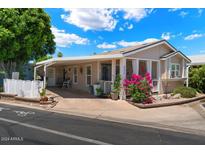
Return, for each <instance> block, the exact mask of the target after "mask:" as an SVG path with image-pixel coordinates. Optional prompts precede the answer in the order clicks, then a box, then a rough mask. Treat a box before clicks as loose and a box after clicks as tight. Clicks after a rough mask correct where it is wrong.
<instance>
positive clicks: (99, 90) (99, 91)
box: [96, 88, 103, 97]
mask: <svg viewBox="0 0 205 154" xmlns="http://www.w3.org/2000/svg"><path fill="white" fill-rule="evenodd" d="M102 94H103V90H102V89H101V88H96V95H97V96H98V97H101V96H102Z"/></svg>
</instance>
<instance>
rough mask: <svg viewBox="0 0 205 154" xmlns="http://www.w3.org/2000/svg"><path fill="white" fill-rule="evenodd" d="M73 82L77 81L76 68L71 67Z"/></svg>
mask: <svg viewBox="0 0 205 154" xmlns="http://www.w3.org/2000/svg"><path fill="white" fill-rule="evenodd" d="M73 83H78V68H77V67H74V68H73Z"/></svg>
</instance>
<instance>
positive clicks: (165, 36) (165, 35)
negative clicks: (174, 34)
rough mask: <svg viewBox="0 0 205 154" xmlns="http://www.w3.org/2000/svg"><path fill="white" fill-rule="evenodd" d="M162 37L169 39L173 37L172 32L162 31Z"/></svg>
mask: <svg viewBox="0 0 205 154" xmlns="http://www.w3.org/2000/svg"><path fill="white" fill-rule="evenodd" d="M161 38H162V39H165V40H169V39H170V38H171V33H170V32H166V33H162V35H161Z"/></svg>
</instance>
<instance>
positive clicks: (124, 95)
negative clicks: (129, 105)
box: [120, 58, 126, 100]
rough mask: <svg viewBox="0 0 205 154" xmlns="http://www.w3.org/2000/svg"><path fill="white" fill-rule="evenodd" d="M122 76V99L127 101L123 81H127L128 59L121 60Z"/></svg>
mask: <svg viewBox="0 0 205 154" xmlns="http://www.w3.org/2000/svg"><path fill="white" fill-rule="evenodd" d="M120 75H121V79H122V80H121V91H120V99H121V100H124V99H126V94H125V89H124V86H123V81H124V80H125V79H126V59H125V58H122V59H120Z"/></svg>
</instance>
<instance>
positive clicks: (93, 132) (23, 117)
mask: <svg viewBox="0 0 205 154" xmlns="http://www.w3.org/2000/svg"><path fill="white" fill-rule="evenodd" d="M0 137H1V140H0V144H23V145H26V144H41V145H47V144H64V145H65V144H66V145H73V144H74V145H92V144H94V145H95V144H115V145H116V144H117V145H121V144H123V145H129V144H131V145H142V144H149V145H150V144H151V145H155V144H160V145H161V144H171V145H173V144H174V145H181V144H189V145H190V144H205V137H202V136H197V135H191V134H185V133H177V132H172V131H167V130H161V129H155V128H148V127H142V126H133V125H128V124H121V123H115V122H107V121H103V120H95V119H89V118H83V117H77V116H71V115H64V114H58V113H54V112H48V111H40V110H34V109H28V108H22V107H16V106H10V105H3V104H0Z"/></svg>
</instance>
